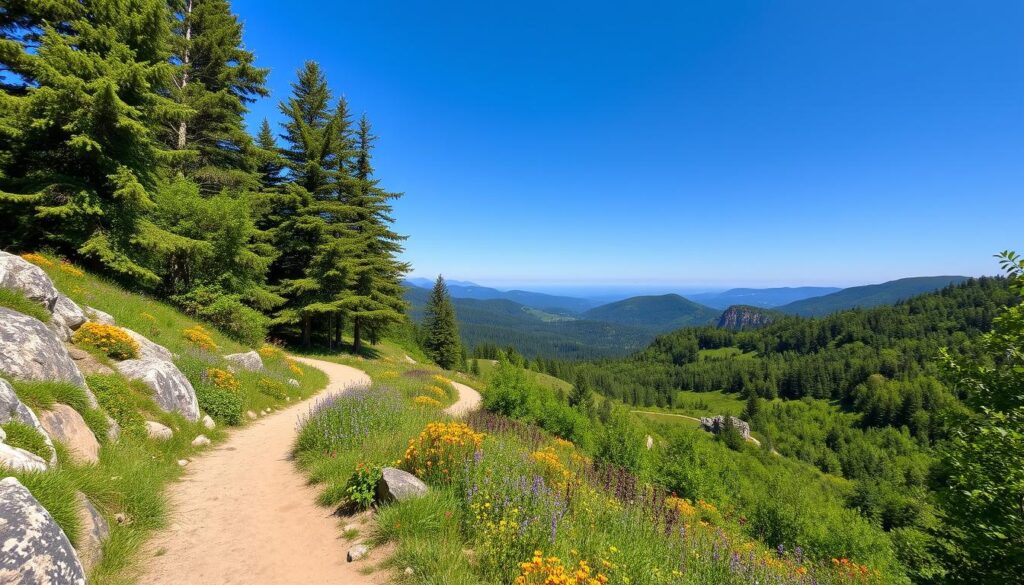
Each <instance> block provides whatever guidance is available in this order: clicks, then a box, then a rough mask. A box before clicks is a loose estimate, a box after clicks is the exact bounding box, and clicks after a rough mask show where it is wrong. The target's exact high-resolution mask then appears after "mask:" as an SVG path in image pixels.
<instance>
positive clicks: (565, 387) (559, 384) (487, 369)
mask: <svg viewBox="0 0 1024 585" xmlns="http://www.w3.org/2000/svg"><path fill="white" fill-rule="evenodd" d="M476 361H477V363H478V364H479V366H480V377H481V378H482V379H483V380H484V381H485V382H486V381H487V380H488V379H490V377H491V374H493V373H494V369H495V368H496V367H497V365H496V364H495V362H494V361H492V360H484V359H480V360H476ZM525 371H526V375H527V377H528V378H529V379H530V380H531V381H532V382H534V383H536V384H537V385H539V386H541V387H543V388H547V389H549V390H554V391H558V390H561V391H563V392H566V393H568V392H569V391H570V390H572V384H570V383H569V382H566V381H565V380H562V379H561V378H556V377H554V376H551V375H549V374H544V373H541V372H535V371H533V370H525Z"/></svg>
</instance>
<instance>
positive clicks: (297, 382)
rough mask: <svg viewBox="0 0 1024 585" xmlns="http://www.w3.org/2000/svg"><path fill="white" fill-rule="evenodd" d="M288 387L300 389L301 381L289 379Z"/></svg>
mask: <svg viewBox="0 0 1024 585" xmlns="http://www.w3.org/2000/svg"><path fill="white" fill-rule="evenodd" d="M288 385H289V386H295V387H296V388H298V387H299V381H298V380H296V379H295V378H288Z"/></svg>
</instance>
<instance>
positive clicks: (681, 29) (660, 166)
mask: <svg viewBox="0 0 1024 585" xmlns="http://www.w3.org/2000/svg"><path fill="white" fill-rule="evenodd" d="M680 4H683V3H660V2H658V3H652V2H647V3H634V4H631V5H629V9H628V10H622V8H621V5H616V4H612V3H593V2H586V3H584V2H564V3H556V4H555V5H551V3H541V2H536V1H532V0H531V1H527V2H521V3H516V4H515V5H501V6H487V5H484V4H481V3H468V2H443V3H425V2H414V3H408V2H394V1H382V2H373V3H344V4H341V3H339V4H336V5H326V6H325V5H323V4H322V3H317V2H312V1H311V0H301V1H298V2H293V3H291V4H290V5H289V9H288V10H284V11H282V10H279V9H278V7H270V6H269V5H267V4H265V3H262V2H257V1H255V0H239V1H238V2H236V3H235V9H236V10H237V11H238V12H239V13H240V14H241V15H242V16H243V19H244V21H245V25H246V34H247V43H248V44H249V45H250V46H251V47H252V48H253V49H254V50H256V51H257V57H258V63H259V64H260V65H262V66H268V67H271V68H272V73H271V76H270V79H269V87H270V89H271V90H272V95H271V96H270V98H269V99H264V100H260V101H259V102H258V103H256V104H254V105H253V107H252V112H251V114H250V116H249V122H250V125H251V126H253V127H255V126H256V125H257V124H258V123H259V121H260V120H261V119H262V118H264V117H267V118H269V119H270V120H271V121H272V122H276V121H278V119H279V114H278V112H277V111H276V103H277V100H279V99H280V98H281V97H282V96H284V95H285V94H286V93H287V91H288V83H289V82H290V81H291V80H292V79H293V77H294V71H295V70H296V69H297V68H298V67H299V66H301V64H302V62H301V60H302V58H303V56H304V55H318V56H320V57H321V64H322V65H323V67H324V69H325V70H326V72H327V75H328V77H329V78H330V79H331V80H332V85H334V86H336V89H337V91H339V92H343V93H344V94H345V95H346V97H347V98H348V100H349V102H350V104H351V106H352V109H353V111H355V112H361V111H364V110H366V111H368V113H369V114H370V116H371V119H372V121H373V122H374V125H375V129H376V132H377V134H379V135H380V136H382V137H384V138H383V139H382V140H381V141H380V142H379V143H378V152H377V158H376V159H375V162H376V166H377V168H378V170H379V172H380V175H381V176H384V177H387V184H386V185H384V186H385V187H386V188H388V189H391V190H395V191H403V192H405V193H406V196H405V197H403V198H402V199H401V200H399V202H398V204H397V205H396V210H395V216H396V217H397V219H398V221H397V229H398V231H399V232H400V233H404V234H409V235H410V239H409V240H408V242H407V251H406V254H405V258H406V259H407V260H408V261H410V262H411V263H412V265H413V272H412V276H421V277H433V276H436V275H437V274H438V273H443V274H445V275H446V276H450V277H451V278H455V279H460V280H471V281H474V282H478V283H479V284H482V285H488V286H495V287H498V288H529V289H531V290H550V291H555V290H559V289H561V290H568V288H570V287H577V288H580V287H582V288H586V287H595V286H599V287H605V288H615V287H618V286H630V287H633V288H634V289H636V288H638V287H639V288H651V290H661V289H664V290H666V291H667V290H680V289H684V290H697V289H723V288H729V287H733V286H752V287H770V286H800V285H814V286H852V285H858V284H867V283H877V282H883V281H887V280H893V279H896V278H902V277H908V276H926V275H940V274H958V275H968V276H974V275H981V274H993V273H996V272H998V270H997V266H996V263H995V261H994V260H993V259H992V254H993V253H995V252H998V251H1000V250H1003V249H1005V248H1012V247H1014V246H1018V247H1019V245H1020V242H1019V236H1020V234H1019V229H1017V227H1018V226H1016V225H1015V214H1012V213H1000V212H999V210H1000V209H1002V208H1005V207H1008V206H1009V205H1011V204H1012V203H1014V202H1016V201H1019V197H1020V194H1021V193H1022V192H1024V165H1022V164H1021V161H1022V160H1024V37H1022V36H1021V35H1020V34H1019V25H1020V23H1021V22H1022V21H1024V4H1021V3H1019V2H1011V1H996V2H986V3H983V4H963V3H954V2H933V3H928V4H923V3H916V2H906V3H891V2H882V1H869V2H862V3H856V4H853V5H835V4H834V3H832V4H830V5H827V6H826V5H820V4H815V3H807V2H777V3H771V4H770V5H768V4H764V3H745V4H742V3H741V4H736V3H730V4H722V3H717V2H688V3H685V5H680ZM338 22H347V23H349V25H347V26H345V27H344V32H345V34H344V38H341V37H339V35H338V30H339V29H338V27H337V23H338ZM295 30H302V31H303V33H302V39H301V40H302V43H303V44H304V45H305V46H306V50H305V51H303V52H296V51H289V50H286V49H287V45H288V44H289V43H294V42H297V39H295V38H293V37H291V36H290V35H288V34H282V31H295Z"/></svg>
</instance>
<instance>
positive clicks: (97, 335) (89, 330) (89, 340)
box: [71, 321, 139, 360]
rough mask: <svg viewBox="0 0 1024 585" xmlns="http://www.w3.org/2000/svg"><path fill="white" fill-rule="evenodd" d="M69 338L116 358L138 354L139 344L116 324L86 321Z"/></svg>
mask: <svg viewBox="0 0 1024 585" xmlns="http://www.w3.org/2000/svg"><path fill="white" fill-rule="evenodd" d="M71 340H72V341H74V342H75V343H77V344H79V345H85V346H88V347H92V348H94V349H97V350H99V351H102V352H103V353H104V354H106V355H107V357H111V358H114V359H116V360H128V359H133V358H136V357H138V355H139V344H138V343H137V342H136V341H135V340H134V339H132V338H131V337H130V336H129V335H128V334H127V333H125V331H124V329H121V328H120V327H118V326H116V325H104V324H103V323H95V322H93V321H87V322H86V323H84V324H83V325H82V326H81V327H79V328H78V331H75V334H74V335H73V336H72V337H71Z"/></svg>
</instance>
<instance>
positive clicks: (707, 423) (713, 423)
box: [700, 415, 750, 440]
mask: <svg viewBox="0 0 1024 585" xmlns="http://www.w3.org/2000/svg"><path fill="white" fill-rule="evenodd" d="M729 418H731V419H732V426H733V427H734V428H735V429H736V430H737V431H739V433H740V435H741V436H743V438H744V439H746V440H749V439H750V425H748V424H747V422H746V421H744V420H741V419H738V418H736V417H735V416H731V417H729ZM700 426H701V428H702V429H704V430H705V431H707V432H709V433H717V432H719V431H721V430H723V429H724V428H725V417H724V416H722V415H718V416H713V417H701V419H700Z"/></svg>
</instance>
